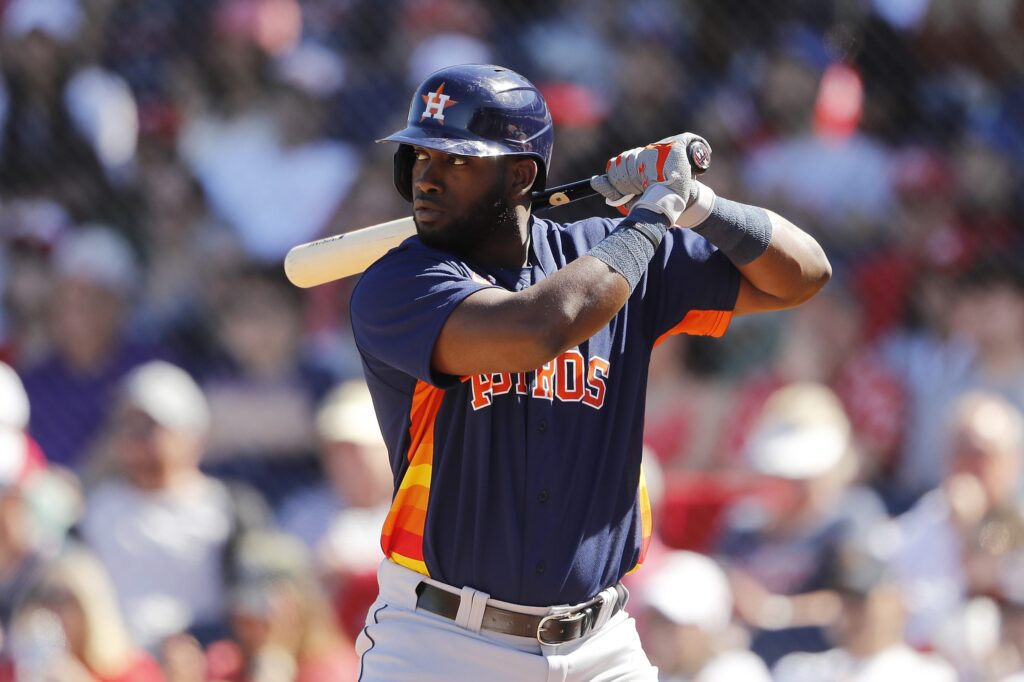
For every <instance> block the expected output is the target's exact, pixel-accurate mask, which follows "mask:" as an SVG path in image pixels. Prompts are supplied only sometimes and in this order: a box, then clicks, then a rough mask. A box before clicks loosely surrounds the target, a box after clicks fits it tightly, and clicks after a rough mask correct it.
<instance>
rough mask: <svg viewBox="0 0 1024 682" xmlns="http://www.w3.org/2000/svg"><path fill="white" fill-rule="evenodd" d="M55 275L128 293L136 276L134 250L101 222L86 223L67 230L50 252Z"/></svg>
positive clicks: (133, 284)
mask: <svg viewBox="0 0 1024 682" xmlns="http://www.w3.org/2000/svg"><path fill="white" fill-rule="evenodd" d="M53 265H54V271H55V272H56V274H57V276H58V277H64V278H67V279H76V280H84V281H86V282H91V283H93V284H97V285H99V286H102V287H104V288H107V289H110V290H111V291H113V292H115V293H121V294H127V293H128V292H130V291H132V289H133V288H134V287H135V284H136V282H137V280H138V269H137V266H136V264H135V254H134V253H133V252H132V248H131V247H130V246H129V245H128V242H127V241H125V239H124V238H123V237H121V236H120V235H118V234H117V233H116V232H114V230H113V229H111V228H109V227H106V226H104V225H98V224H87V225H83V226H81V227H80V228H78V229H77V230H74V231H72V232H70V233H68V234H67V235H66V236H65V237H64V238H63V239H61V240H60V242H58V243H57V249H56V251H55V252H54V255H53Z"/></svg>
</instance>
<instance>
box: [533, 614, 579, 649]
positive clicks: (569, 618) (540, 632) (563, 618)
mask: <svg viewBox="0 0 1024 682" xmlns="http://www.w3.org/2000/svg"><path fill="white" fill-rule="evenodd" d="M589 613H590V609H589V608H583V609H580V610H579V611H576V612H575V613H552V614H549V615H547V616H544V617H543V618H541V619H540V623H538V624H537V641H538V642H540V643H541V644H546V645H547V646H558V645H559V644H565V643H566V642H549V641H547V640H545V639H544V626H545V625H547V623H548V621H552V620H557V621H558V622H560V623H575V622H576V621H578V620H583V619H584V618H586V617H587V614H589ZM567 641H572V640H567Z"/></svg>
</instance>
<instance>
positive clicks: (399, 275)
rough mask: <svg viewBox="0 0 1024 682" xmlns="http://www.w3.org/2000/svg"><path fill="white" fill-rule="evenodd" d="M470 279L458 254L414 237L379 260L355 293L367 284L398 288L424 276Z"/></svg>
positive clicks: (368, 271)
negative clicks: (413, 278) (401, 283)
mask: <svg viewBox="0 0 1024 682" xmlns="http://www.w3.org/2000/svg"><path fill="white" fill-rule="evenodd" d="M428 273H429V274H450V275H455V276H469V275H470V273H471V271H470V269H469V267H468V266H467V265H466V264H465V263H464V262H463V261H462V260H461V259H460V258H459V257H458V256H456V255H455V254H453V253H449V252H448V251H443V250H441V249H435V248H433V247H430V246H427V245H426V244H424V243H423V242H422V241H420V238H419V237H417V236H415V235H413V236H411V237H409V238H408V239H406V240H405V241H403V242H402V243H401V244H399V245H398V246H396V247H394V248H393V249H391V250H390V251H388V252H387V253H385V254H384V255H383V256H381V257H380V258H378V259H377V260H376V261H374V263H373V264H372V265H370V267H368V268H367V269H366V271H365V272H363V274H362V275H361V276H360V278H359V281H358V282H357V283H356V287H355V291H358V290H359V289H360V288H365V285H366V283H375V284H382V285H389V284H390V285H394V284H396V283H398V282H400V281H401V280H403V279H405V278H412V277H416V276H419V275H423V274H428Z"/></svg>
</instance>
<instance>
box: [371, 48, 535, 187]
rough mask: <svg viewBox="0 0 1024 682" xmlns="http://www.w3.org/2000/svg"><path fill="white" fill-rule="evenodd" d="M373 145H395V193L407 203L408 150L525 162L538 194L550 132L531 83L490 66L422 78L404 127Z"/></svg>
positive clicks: (467, 66) (465, 67)
mask: <svg viewBox="0 0 1024 682" xmlns="http://www.w3.org/2000/svg"><path fill="white" fill-rule="evenodd" d="M377 141H378V142H398V143H400V146H399V147H398V151H397V152H395V187H397V188H398V192H399V194H401V195H402V196H403V197H405V199H406V201H412V164H413V154H412V146H417V147H425V148H427V149H436V150H437V151H441V152H447V153H449V154H460V155H462V156H529V157H532V158H534V159H536V160H537V180H536V181H535V182H534V185H533V189H534V190H541V189H544V182H545V180H546V178H547V171H548V166H549V165H550V163H551V147H552V145H553V144H554V132H553V130H552V127H551V114H550V113H548V106H547V104H546V103H545V102H544V97H543V96H542V95H541V94H540V91H539V90H538V89H537V88H536V87H534V85H533V83H531V82H530V81H528V80H526V79H525V78H523V77H522V76H520V75H519V74H518V73H516V72H515V71H510V70H509V69H506V68H504V67H501V66H494V65H493V64H461V65H459V66H450V67H448V68H445V69H441V70H440V71H435V72H434V73H432V74H430V75H429V76H427V79H426V80H425V81H423V83H421V84H420V87H419V88H417V90H416V94H415V95H413V97H412V104H411V105H410V106H409V121H408V125H407V126H406V127H405V128H404V129H402V130H399V131H398V132H397V133H394V134H392V135H389V136H387V137H385V138H384V139H382V140H377Z"/></svg>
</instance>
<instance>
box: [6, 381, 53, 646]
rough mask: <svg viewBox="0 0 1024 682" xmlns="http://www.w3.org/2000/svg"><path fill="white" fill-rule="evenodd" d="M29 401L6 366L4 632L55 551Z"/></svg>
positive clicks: (40, 460)
mask: <svg viewBox="0 0 1024 682" xmlns="http://www.w3.org/2000/svg"><path fill="white" fill-rule="evenodd" d="M28 418H29V404H28V396H27V395H25V389H24V387H23V386H22V385H21V380H20V379H19V378H18V375H17V374H15V373H14V370H13V369H11V367H10V366H8V365H6V364H4V363H2V362H0V627H2V628H3V629H5V630H6V629H7V627H8V626H9V625H10V622H11V614H12V613H13V611H14V607H15V605H16V604H17V603H18V602H19V601H20V600H21V598H22V597H24V595H25V592H26V591H27V590H28V588H29V587H30V586H31V584H32V582H33V581H34V580H35V578H36V574H37V573H38V571H39V570H40V568H41V567H42V566H43V564H44V563H45V562H46V559H47V558H48V556H49V553H50V551H51V550H52V549H53V547H52V546H49V547H48V546H47V545H46V543H45V542H44V540H45V538H44V537H43V534H42V532H41V531H42V529H41V528H40V527H39V524H38V523H37V519H36V518H34V515H33V513H32V509H31V504H30V500H29V489H28V484H29V483H30V482H31V479H32V478H33V477H34V476H35V475H36V474H38V473H40V472H41V471H42V470H43V469H44V468H45V466H46V460H45V458H44V457H43V455H42V452H40V450H39V448H38V446H36V445H35V443H34V442H33V441H32V439H31V438H29V436H28V435H27V434H26V433H25V427H26V426H28Z"/></svg>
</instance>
